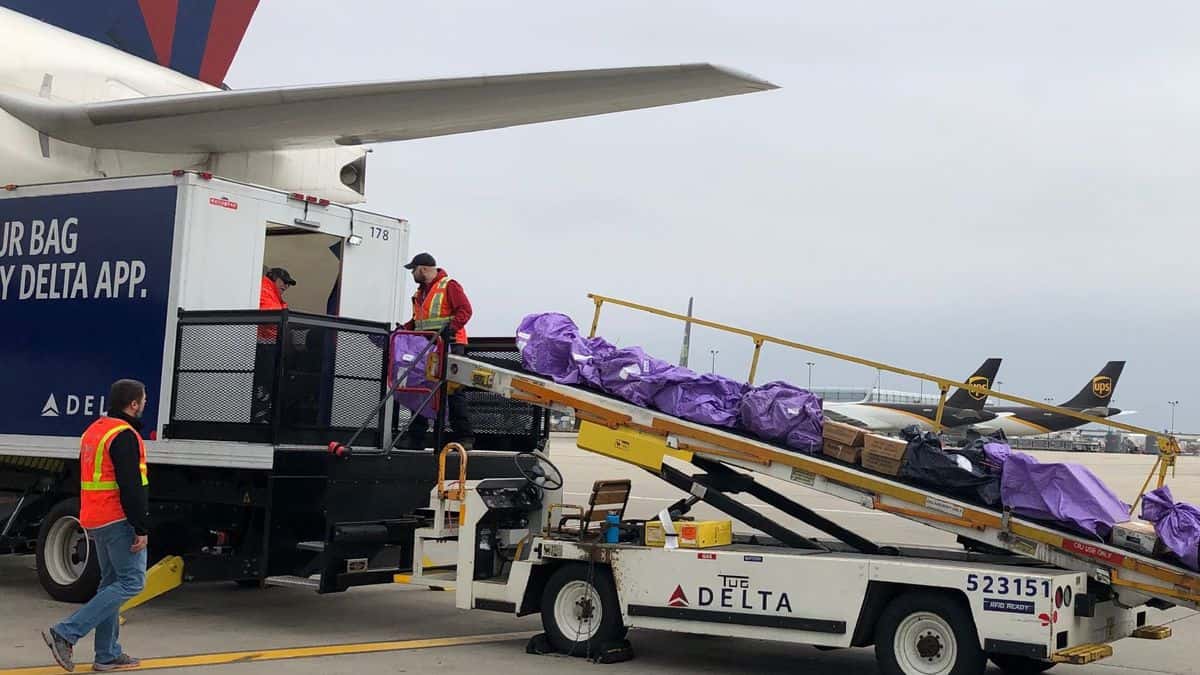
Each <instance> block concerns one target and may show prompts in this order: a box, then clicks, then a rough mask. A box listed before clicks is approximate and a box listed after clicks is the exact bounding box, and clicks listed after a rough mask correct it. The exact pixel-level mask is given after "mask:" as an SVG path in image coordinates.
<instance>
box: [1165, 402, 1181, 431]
mask: <svg viewBox="0 0 1200 675" xmlns="http://www.w3.org/2000/svg"><path fill="white" fill-rule="evenodd" d="M1167 405H1169V406H1171V430H1170V431H1169V432H1167V433H1171V434H1173V433H1175V406H1177V405H1179V401H1167Z"/></svg>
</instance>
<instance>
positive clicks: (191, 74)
mask: <svg viewBox="0 0 1200 675" xmlns="http://www.w3.org/2000/svg"><path fill="white" fill-rule="evenodd" d="M257 5H258V3H257V0H240V1H239V0H220V1H218V0H189V2H186V3H184V2H180V1H179V0H157V1H156V2H145V1H144V0H111V1H108V2H94V1H93V0H54V2H47V1H45V0H0V7H5V8H7V9H0V184H3V183H36V182H47V181H64V180H77V179H86V178H96V177H104V176H109V177H112V176H129V175H138V174H146V173H155V172H163V171H170V170H173V169H191V170H195V171H209V172H213V173H216V174H219V175H221V176H224V177H226V178H232V179H235V180H242V181H246V182H250V183H257V184H261V185H267V186H270V187H276V188H281V189H285V190H290V191H295V192H302V193H310V194H318V195H321V196H322V197H326V198H330V199H334V200H336V201H341V202H347V203H354V202H359V201H362V200H363V199H364V198H365V187H366V183H365V178H366V151H365V150H364V149H363V147H362V146H363V145H365V144H369V143H381V142H387V141H403V140H410V139H416V138H428V137H432V136H443V135H448V134H459V133H466V132H470V131H479V130H483V129H498V128H502V127H510V126H516V125H522V124H534V123H537V122H548V121H552V120H562V119H568V118H574V117H585V116H589V115H600V114H605V113H611V112H618V111H623V110H635V109H639V108H650V107H655V106H663V105H671V104H675V103H683V102H688V101H698V100H703V99H709V98H717V97H722V96H733V95H737V94H746V93H751V92H756V91H764V90H768V89H775V88H776V87H775V85H773V84H771V83H769V82H765V81H762V80H758V79H755V78H753V77H750V76H748V75H744V74H741V73H736V72H733V71H731V70H727V69H724V68H719V67H715V66H712V65H708V64H693V65H679V66H659V67H640V68H615V69H608V70H581V71H568V72H550V73H527V74H521V75H502V76H486V77H467V78H459V79H439V80H419V81H385V82H366V83H353V84H325V85H306V86H294V87H271V88H265V89H249V90H243V91H229V90H225V89H223V88H222V87H223V85H222V81H223V79H224V77H225V74H226V72H227V71H228V69H229V65H230V63H231V62H232V60H233V56H234V54H235V53H236V51H237V48H238V45H239V44H240V43H241V40H242V36H243V35H244V33H245V31H246V28H247V26H248V25H249V22H250V18H251V16H252V15H253V13H254V10H255V8H256V7H257Z"/></svg>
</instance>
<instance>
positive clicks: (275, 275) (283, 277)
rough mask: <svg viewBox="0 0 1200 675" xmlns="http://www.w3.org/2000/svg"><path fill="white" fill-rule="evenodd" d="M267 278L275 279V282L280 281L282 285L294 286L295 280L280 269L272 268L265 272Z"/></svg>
mask: <svg viewBox="0 0 1200 675" xmlns="http://www.w3.org/2000/svg"><path fill="white" fill-rule="evenodd" d="M267 278H268V279H277V280H279V281H282V282H283V283H285V284H287V285H288V286H295V285H296V280H295V279H293V278H292V275H290V274H288V271H287V270H285V269H283V268H282V267H272V268H271V269H269V270H267Z"/></svg>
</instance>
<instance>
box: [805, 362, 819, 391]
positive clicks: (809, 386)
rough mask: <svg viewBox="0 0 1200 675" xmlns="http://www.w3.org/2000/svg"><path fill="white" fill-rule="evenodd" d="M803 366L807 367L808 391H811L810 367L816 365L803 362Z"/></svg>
mask: <svg viewBox="0 0 1200 675" xmlns="http://www.w3.org/2000/svg"><path fill="white" fill-rule="evenodd" d="M804 365H806V366H808V390H809V391H812V367H813V366H815V365H817V364H815V363H813V362H812V361H805V362H804Z"/></svg>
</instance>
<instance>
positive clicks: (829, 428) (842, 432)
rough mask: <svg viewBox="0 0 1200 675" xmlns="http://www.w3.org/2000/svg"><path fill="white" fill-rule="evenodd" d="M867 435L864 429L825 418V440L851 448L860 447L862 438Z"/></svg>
mask: <svg viewBox="0 0 1200 675" xmlns="http://www.w3.org/2000/svg"><path fill="white" fill-rule="evenodd" d="M866 435H867V432H866V430H865V429H860V428H858V427H856V426H853V425H850V424H842V423H841V422H834V421H833V420H825V427H824V436H825V439H826V440H830V441H834V442H837V443H841V444H842V445H847V446H850V447H852V448H857V447H862V444H863V439H864V437H865V436H866Z"/></svg>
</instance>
